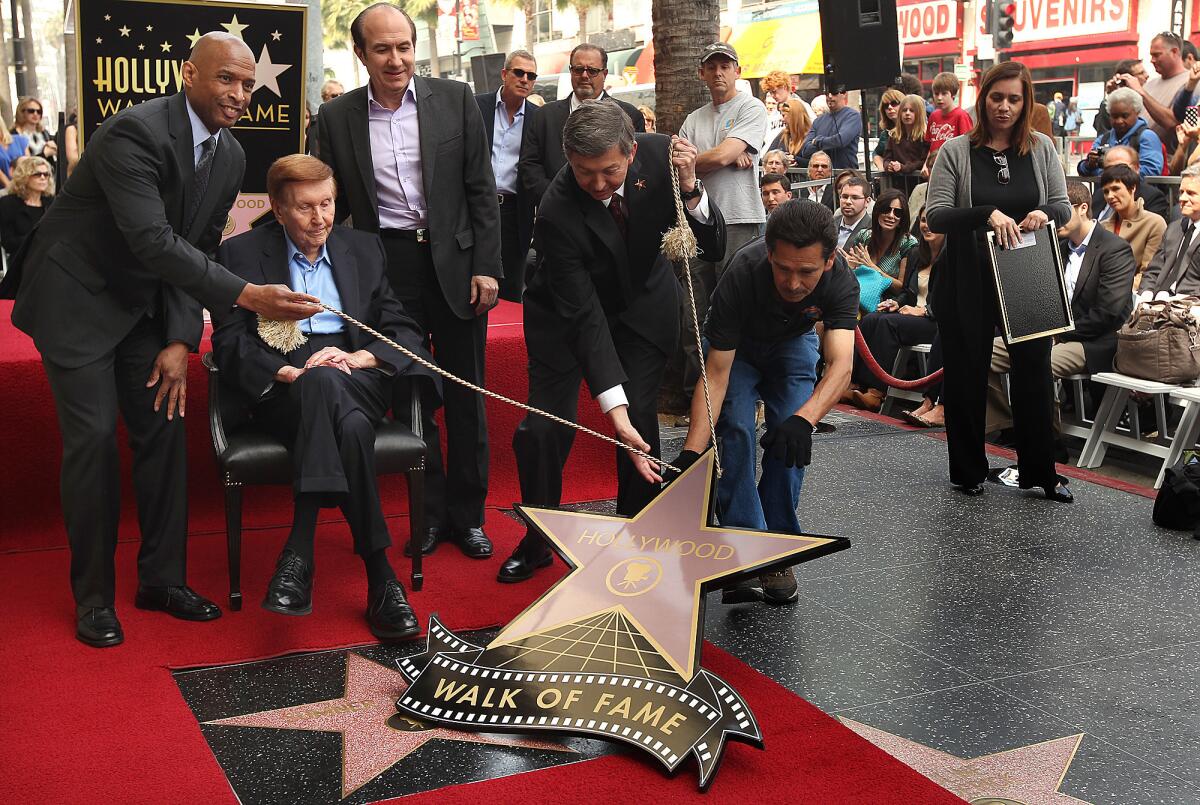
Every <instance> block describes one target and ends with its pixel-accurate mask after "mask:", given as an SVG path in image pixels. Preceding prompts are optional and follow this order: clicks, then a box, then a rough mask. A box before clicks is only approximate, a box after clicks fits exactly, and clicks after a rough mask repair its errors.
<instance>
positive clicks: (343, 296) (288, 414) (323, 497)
mask: <svg viewBox="0 0 1200 805" xmlns="http://www.w3.org/2000/svg"><path fill="white" fill-rule="evenodd" d="M267 192H268V194H269V196H270V200H271V210H272V212H273V213H274V214H275V221H274V222H272V223H270V224H268V225H265V226H261V227H258V228H257V229H253V230H251V231H250V232H247V233H245V234H243V235H239V236H237V237H235V238H231V239H229V240H227V241H225V243H223V244H222V245H221V247H220V250H219V255H220V256H219V259H220V262H221V264H222V265H225V266H228V267H229V270H230V271H232V272H233V273H234V274H237V275H238V276H240V277H243V278H246V279H252V280H253V281H255V282H264V283H286V284H287V285H289V286H290V287H291V288H293V289H296V290H303V291H304V292H306V293H310V294H312V295H313V296H316V297H318V298H319V299H321V300H322V301H323V302H325V303H327V304H329V305H330V306H332V307H335V308H337V309H338V310H342V311H345V312H346V313H347V314H349V315H350V316H353V317H354V318H355V319H357V320H359V321H362V322H365V323H366V324H369V325H370V326H371V327H373V328H374V329H376V330H377V331H379V332H381V333H384V334H385V335H387V336H388V338H390V339H391V340H393V341H395V342H396V343H398V344H401V345H403V346H405V347H407V348H408V349H410V350H412V351H414V352H418V353H419V352H422V348H421V330H420V328H419V327H418V326H417V324H416V322H414V321H413V320H412V319H411V318H409V317H408V316H407V315H406V314H405V312H404V309H403V308H402V307H401V306H400V303H399V302H398V301H397V300H396V298H395V297H394V296H393V295H392V292H391V290H390V289H389V287H388V283H387V279H386V278H385V265H386V262H387V260H386V257H385V256H384V251H383V245H382V243H381V242H380V240H379V238H378V237H377V236H375V235H372V234H369V233H365V232H358V231H355V230H353V229H349V228H346V227H341V226H334V224H333V215H334V199H335V197H336V195H337V193H336V189H335V185H334V179H333V173H332V171H331V170H330V168H329V167H328V166H327V165H326V164H325V163H324V162H321V161H320V160H319V159H316V158H315V157H311V156H305V155H301V154H295V155H291V156H286V157H282V158H280V159H278V160H276V161H275V163H274V164H273V165H272V166H271V168H270V170H269V171H268V172H267ZM212 313H213V321H214V331H213V349H214V351H215V353H216V361H217V365H218V367H219V368H220V370H221V376H222V378H224V379H225V380H226V382H227V384H229V385H232V386H234V387H236V388H238V389H240V390H241V391H242V392H243V393H244V394H245V395H246V397H247V399H248V400H249V401H250V406H251V409H252V415H253V417H254V421H255V422H256V423H257V424H259V425H260V426H261V427H263V428H264V429H267V430H269V431H271V432H273V433H274V434H275V435H276V436H278V437H279V438H280V439H281V440H282V441H284V442H285V443H287V444H290V445H292V456H293V464H294V467H295V480H294V489H295V512H294V515H293V523H292V530H291V534H290V535H289V536H288V540H287V544H286V545H285V546H284V549H283V552H282V553H281V554H280V556H279V560H278V563H277V565H276V568H275V575H274V576H273V577H272V578H271V582H270V584H269V585H268V587H267V594H266V598H265V599H264V600H263V604H262V605H263V608H264V609H267V610H270V611H272V612H278V613H281V614H284V615H306V614H308V613H309V612H311V611H312V584H313V565H314V562H313V542H314V536H315V533H316V525H317V514H318V512H319V510H320V509H321V507H323V506H333V505H337V506H340V507H341V509H342V512H343V513H344V514H345V516H346V521H347V523H348V524H349V526H350V533H351V535H352V536H353V539H354V551H355V553H357V554H358V555H359V556H360V557H361V558H362V560H363V562H364V564H365V565H366V573H367V610H366V616H367V625H368V626H369V627H370V630H371V633H372V634H374V635H375V636H376V637H378V638H380V639H381V640H400V639H404V638H407V637H412V636H414V635H416V634H417V632H418V631H419V629H420V627H419V625H418V623H417V619H416V616H415V615H414V614H413V611H412V608H411V607H410V606H409V604H408V600H407V598H406V596H405V592H404V587H403V585H401V583H400V582H399V580H397V578H396V574H395V572H394V571H393V570H392V566H391V564H390V563H389V561H388V558H387V548H388V547H389V546H390V545H391V537H390V536H389V534H388V528H387V523H386V522H385V521H384V519H383V512H382V510H381V508H380V504H379V489H378V486H377V484H376V478H375V428H376V425H377V424H378V423H379V422H380V421H381V420H382V419H383V416H384V413H385V412H386V411H387V409H388V406H389V404H390V401H391V397H392V393H391V386H392V383H393V376H394V375H396V374H397V373H398V372H401V373H402V372H409V371H416V370H417V367H416V365H415V364H413V362H412V361H411V360H410V359H409V358H407V357H405V356H404V355H402V354H401V353H400V352H398V351H396V350H395V349H394V348H392V347H390V346H388V345H386V344H384V343H383V342H382V341H380V340H379V339H377V338H375V337H374V336H371V335H369V334H368V333H366V332H365V331H363V330H361V329H359V328H357V327H354V326H353V325H350V324H348V323H345V322H343V321H342V319H340V318H339V317H337V316H335V315H334V314H332V313H329V312H322V313H319V314H317V315H316V316H313V317H312V318H311V319H308V320H306V321H303V322H301V323H300V329H301V331H302V332H303V334H304V335H305V337H306V339H307V340H306V342H305V343H304V344H302V345H301V346H299V347H296V348H294V349H291V350H290V351H286V352H284V351H281V350H280V349H277V348H275V347H273V346H269V345H268V344H267V343H266V342H265V341H264V340H263V339H262V337H261V336H260V335H259V332H258V324H257V320H256V317H255V315H254V314H253V313H252V312H251V311H248V310H243V309H240V308H234V309H232V310H220V311H218V310H214V311H213V312H212Z"/></svg>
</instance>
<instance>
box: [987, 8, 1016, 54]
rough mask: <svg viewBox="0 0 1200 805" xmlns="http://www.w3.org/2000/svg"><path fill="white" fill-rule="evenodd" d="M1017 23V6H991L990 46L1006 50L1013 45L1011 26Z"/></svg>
mask: <svg viewBox="0 0 1200 805" xmlns="http://www.w3.org/2000/svg"><path fill="white" fill-rule="evenodd" d="M1016 23H1017V4H1016V3H1000V2H997V3H995V4H994V5H993V6H992V25H991V29H992V45H993V46H994V47H995V48H996V50H1007V49H1008V48H1010V47H1012V43H1013V26H1015V25H1016Z"/></svg>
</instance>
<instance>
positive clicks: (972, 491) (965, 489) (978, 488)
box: [954, 484, 983, 498]
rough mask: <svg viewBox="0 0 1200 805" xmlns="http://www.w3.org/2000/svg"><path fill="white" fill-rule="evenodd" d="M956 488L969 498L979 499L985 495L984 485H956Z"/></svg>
mask: <svg viewBox="0 0 1200 805" xmlns="http://www.w3.org/2000/svg"><path fill="white" fill-rule="evenodd" d="M954 488H955V489H956V490H957V491H959V492H961V493H963V494H964V495H966V496H968V497H972V498H975V497H979V496H980V495H982V494H983V484H955V485H954Z"/></svg>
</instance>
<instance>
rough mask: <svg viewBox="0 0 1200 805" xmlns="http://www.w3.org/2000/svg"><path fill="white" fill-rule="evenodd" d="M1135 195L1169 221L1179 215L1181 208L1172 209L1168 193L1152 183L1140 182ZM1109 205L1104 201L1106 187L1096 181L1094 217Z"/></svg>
mask: <svg viewBox="0 0 1200 805" xmlns="http://www.w3.org/2000/svg"><path fill="white" fill-rule="evenodd" d="M1133 197H1134V198H1140V199H1143V200H1144V201H1145V202H1146V209H1147V210H1148V211H1150V212H1154V213H1158V214H1159V215H1161V216H1162V219H1163V220H1164V221H1166V222H1167V223H1170V222H1171V220H1172V219H1174V218H1178V217H1179V208H1178V207H1176V208H1174V209H1172V207H1171V205H1170V204H1168V203H1167V196H1166V194H1165V193H1163V191H1161V190H1159V189H1158V188H1157V187H1155V186H1154V185H1152V184H1148V183H1147V182H1138V187H1137V192H1135V193H1134V194H1133ZM1107 206H1108V205H1107V204H1105V203H1104V188H1103V187H1101V186H1100V183H1099V182H1096V189H1095V190H1093V191H1092V207H1091V210H1092V217H1093V218H1099V217H1100V211H1101V210H1103V209H1104V208H1105V207H1107Z"/></svg>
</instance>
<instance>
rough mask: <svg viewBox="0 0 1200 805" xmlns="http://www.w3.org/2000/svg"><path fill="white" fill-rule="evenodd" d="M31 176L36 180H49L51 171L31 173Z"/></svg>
mask: <svg viewBox="0 0 1200 805" xmlns="http://www.w3.org/2000/svg"><path fill="white" fill-rule="evenodd" d="M29 175H30V176H31V177H33V178H34V179H49V178H50V171H38V172H37V173H31V174H29Z"/></svg>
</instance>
